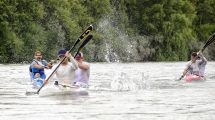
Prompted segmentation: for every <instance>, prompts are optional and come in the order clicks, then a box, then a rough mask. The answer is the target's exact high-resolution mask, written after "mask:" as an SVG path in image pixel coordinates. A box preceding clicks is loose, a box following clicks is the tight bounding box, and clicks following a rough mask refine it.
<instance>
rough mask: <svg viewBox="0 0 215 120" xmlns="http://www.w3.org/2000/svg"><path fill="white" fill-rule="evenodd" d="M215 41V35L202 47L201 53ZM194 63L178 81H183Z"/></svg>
mask: <svg viewBox="0 0 215 120" xmlns="http://www.w3.org/2000/svg"><path fill="white" fill-rule="evenodd" d="M214 41H215V33H214V34H213V35H212V36H211V37H210V38H209V39H208V40H207V42H206V43H205V45H204V46H203V47H202V49H201V50H200V51H201V52H203V51H204V50H205V48H207V47H208V46H209V45H210V44H211V43H212V42H214ZM191 65H192V63H191V64H190V65H189V66H188V67H187V69H186V72H185V74H183V75H181V77H180V78H179V79H178V81H179V80H181V79H182V78H183V77H184V76H185V75H186V73H187V72H188V69H189V68H190V67H191Z"/></svg>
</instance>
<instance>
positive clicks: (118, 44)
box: [0, 0, 215, 63]
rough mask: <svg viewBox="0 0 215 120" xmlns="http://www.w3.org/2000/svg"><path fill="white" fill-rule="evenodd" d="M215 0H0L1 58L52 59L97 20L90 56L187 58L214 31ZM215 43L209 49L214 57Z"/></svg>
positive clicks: (103, 58) (87, 55) (94, 58)
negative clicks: (37, 56) (39, 54)
mask: <svg viewBox="0 0 215 120" xmlns="http://www.w3.org/2000/svg"><path fill="white" fill-rule="evenodd" d="M214 6H215V1H214V0H0V63H17V62H18V63H20V62H30V61H32V59H33V54H34V51H36V50H40V51H42V52H43V54H44V58H45V59H47V60H51V59H56V58H57V57H56V53H57V51H58V50H59V49H61V48H66V49H69V48H70V47H71V46H72V45H73V44H74V42H75V41H76V39H77V37H78V36H79V35H80V34H81V33H82V31H83V30H84V29H85V28H86V27H87V26H89V25H90V24H93V26H94V28H95V29H94V32H93V33H92V34H93V35H94V39H93V40H92V41H91V42H90V43H89V44H88V45H87V46H86V47H85V48H84V49H83V52H84V54H85V58H86V59H87V60H88V61H109V62H112V61H124V62H129V61H181V60H188V59H189V54H190V52H192V51H198V50H199V49H200V48H201V47H202V45H203V44H204V43H205V42H206V40H207V39H208V38H209V36H210V35H211V34H212V33H214V32H215V7H214ZM214 46H215V44H212V45H211V46H210V47H208V49H206V50H205V52H204V53H205V54H206V56H207V58H208V59H210V60H215V54H213V53H214V52H215V47H214Z"/></svg>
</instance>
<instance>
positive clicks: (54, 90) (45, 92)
mask: <svg viewBox="0 0 215 120" xmlns="http://www.w3.org/2000/svg"><path fill="white" fill-rule="evenodd" d="M37 90H38V89H32V88H30V89H27V90H26V95H31V94H37ZM58 95H88V91H87V88H81V87H77V86H69V85H46V86H44V87H43V88H42V89H41V90H40V92H39V96H58Z"/></svg>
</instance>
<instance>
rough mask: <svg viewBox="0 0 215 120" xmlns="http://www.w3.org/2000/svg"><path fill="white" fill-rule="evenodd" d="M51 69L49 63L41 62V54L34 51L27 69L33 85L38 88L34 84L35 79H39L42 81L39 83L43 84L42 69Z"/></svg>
mask: <svg viewBox="0 0 215 120" xmlns="http://www.w3.org/2000/svg"><path fill="white" fill-rule="evenodd" d="M51 67H52V65H51V64H50V63H48V62H47V61H46V60H42V53H41V52H40V51H36V52H35V53H34V59H33V62H32V63H31V65H30V68H29V70H30V76H31V80H32V83H33V85H36V86H38V85H37V82H36V81H37V80H36V79H38V78H40V79H41V80H42V81H41V82H42V83H43V81H44V80H45V78H46V75H45V72H44V68H46V69H50V68H51Z"/></svg>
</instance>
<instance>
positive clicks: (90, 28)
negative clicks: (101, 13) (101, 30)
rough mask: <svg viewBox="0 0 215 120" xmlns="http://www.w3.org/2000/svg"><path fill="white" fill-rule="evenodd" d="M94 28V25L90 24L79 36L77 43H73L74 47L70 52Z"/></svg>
mask: <svg viewBox="0 0 215 120" xmlns="http://www.w3.org/2000/svg"><path fill="white" fill-rule="evenodd" d="M92 30H93V26H92V25H90V26H89V27H88V28H87V29H85V31H84V32H83V33H82V34H81V35H80V36H79V38H78V39H77V40H76V41H75V44H74V45H73V47H72V48H71V49H70V50H69V52H71V51H72V50H73V49H74V48H75V46H76V45H77V44H78V43H79V42H80V41H81V40H82V39H84V38H85V37H86V36H87V35H88V34H89V33H90V32H91V31H92Z"/></svg>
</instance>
